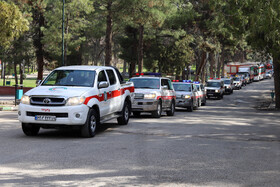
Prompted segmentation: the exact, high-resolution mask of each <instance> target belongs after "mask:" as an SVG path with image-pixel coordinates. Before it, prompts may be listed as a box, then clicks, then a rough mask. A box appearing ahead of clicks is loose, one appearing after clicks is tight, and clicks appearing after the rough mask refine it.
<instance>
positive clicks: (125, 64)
mask: <svg viewBox="0 0 280 187" xmlns="http://www.w3.org/2000/svg"><path fill="white" fill-rule="evenodd" d="M126 66H127V63H126V61H125V60H124V61H123V73H126Z"/></svg>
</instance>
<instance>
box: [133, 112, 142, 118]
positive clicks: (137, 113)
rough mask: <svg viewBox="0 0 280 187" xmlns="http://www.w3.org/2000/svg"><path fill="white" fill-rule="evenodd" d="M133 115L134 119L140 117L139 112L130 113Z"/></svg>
mask: <svg viewBox="0 0 280 187" xmlns="http://www.w3.org/2000/svg"><path fill="white" fill-rule="evenodd" d="M132 113H133V116H135V117H139V116H140V115H141V112H132Z"/></svg>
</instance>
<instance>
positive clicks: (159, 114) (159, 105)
mask: <svg viewBox="0 0 280 187" xmlns="http://www.w3.org/2000/svg"><path fill="white" fill-rule="evenodd" d="M161 112H162V105H161V101H159V102H158V104H157V110H156V111H154V112H152V116H153V117H154V118H160V117H161Z"/></svg>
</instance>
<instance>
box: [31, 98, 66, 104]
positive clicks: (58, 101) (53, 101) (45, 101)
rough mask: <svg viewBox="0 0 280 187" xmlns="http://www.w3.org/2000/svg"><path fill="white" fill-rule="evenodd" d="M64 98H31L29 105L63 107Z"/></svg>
mask: <svg viewBox="0 0 280 187" xmlns="http://www.w3.org/2000/svg"><path fill="white" fill-rule="evenodd" d="M65 103H66V100H65V98H61V97H34V96H33V97H31V99H30V104H31V105H37V106H64V105H65Z"/></svg>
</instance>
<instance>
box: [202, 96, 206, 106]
mask: <svg viewBox="0 0 280 187" xmlns="http://www.w3.org/2000/svg"><path fill="white" fill-rule="evenodd" d="M205 105H206V97H205V98H204V102H203V103H201V106H205Z"/></svg>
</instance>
